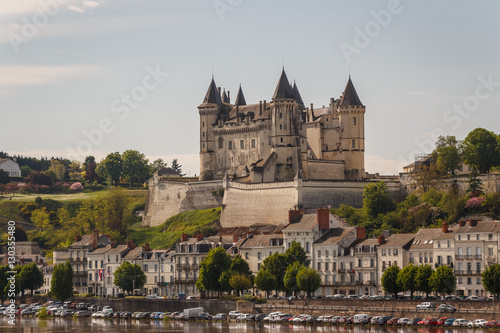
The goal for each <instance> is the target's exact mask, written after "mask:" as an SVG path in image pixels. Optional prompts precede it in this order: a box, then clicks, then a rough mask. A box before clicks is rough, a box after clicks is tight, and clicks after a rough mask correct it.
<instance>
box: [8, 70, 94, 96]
mask: <svg viewBox="0 0 500 333" xmlns="http://www.w3.org/2000/svg"><path fill="white" fill-rule="evenodd" d="M103 71H104V69H103V68H102V67H101V66H94V65H72V66H22V65H14V66H4V67H0V88H2V87H10V88H12V87H15V86H29V85H40V84H47V83H54V82H58V81H62V80H65V79H69V78H82V77H95V76H99V75H101V74H102V73H103ZM0 91H1V90H0Z"/></svg>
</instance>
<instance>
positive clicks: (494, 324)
mask: <svg viewBox="0 0 500 333" xmlns="http://www.w3.org/2000/svg"><path fill="white" fill-rule="evenodd" d="M486 327H488V328H499V327H500V321H498V320H490V321H488V322H487V323H486Z"/></svg>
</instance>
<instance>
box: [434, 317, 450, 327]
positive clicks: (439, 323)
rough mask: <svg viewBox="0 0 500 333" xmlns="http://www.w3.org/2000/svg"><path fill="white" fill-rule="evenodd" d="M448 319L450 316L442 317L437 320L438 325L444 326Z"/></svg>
mask: <svg viewBox="0 0 500 333" xmlns="http://www.w3.org/2000/svg"><path fill="white" fill-rule="evenodd" d="M447 320H448V317H441V318H439V319H438V320H437V323H436V325H437V326H444V323H445V322H446V321H447Z"/></svg>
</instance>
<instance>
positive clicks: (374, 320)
mask: <svg viewBox="0 0 500 333" xmlns="http://www.w3.org/2000/svg"><path fill="white" fill-rule="evenodd" d="M379 319H380V316H375V317H372V319H371V320H370V324H371V325H378V320H379Z"/></svg>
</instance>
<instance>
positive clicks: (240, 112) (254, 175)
mask: <svg viewBox="0 0 500 333" xmlns="http://www.w3.org/2000/svg"><path fill="white" fill-rule="evenodd" d="M198 109H199V113H200V175H201V176H200V180H213V179H222V178H223V177H224V175H225V174H226V173H227V174H228V175H229V177H230V178H232V179H238V181H240V182H249V183H268V182H280V181H289V180H292V179H293V178H294V177H295V175H296V174H298V173H299V174H300V176H301V177H302V178H303V179H304V180H313V179H314V180H343V179H347V180H361V179H363V178H364V177H365V170H364V152H365V131H364V114H365V106H364V105H363V104H362V103H361V101H360V99H359V97H358V94H357V93H356V89H355V88H354V85H353V83H352V81H351V78H350V77H349V80H348V82H347V85H346V87H345V90H344V93H343V94H342V96H341V97H340V99H335V98H331V99H330V105H329V107H323V108H316V109H314V108H313V105H312V104H311V106H310V107H307V108H306V107H305V105H304V102H303V101H302V97H301V96H300V93H299V90H298V88H297V85H296V84H295V83H294V84H293V86H292V85H290V83H289V81H288V78H287V76H286V73H285V70H284V69H283V71H282V73H281V77H280V78H279V81H278V85H277V86H276V90H275V92H274V95H273V97H272V99H271V101H270V102H267V101H265V100H264V101H260V102H259V103H257V104H249V105H247V103H246V101H245V97H244V95H243V91H242V89H241V86H240V88H239V91H238V94H237V96H236V99H235V100H234V102H233V103H231V99H230V95H229V93H228V94H226V92H225V90H224V91H223V92H221V88H220V87H217V86H216V84H215V82H214V79H213V78H212V82H211V83H210V86H209V87H208V91H207V94H206V96H205V99H204V100H203V103H202V104H201V105H200V106H199V107H198Z"/></svg>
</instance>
